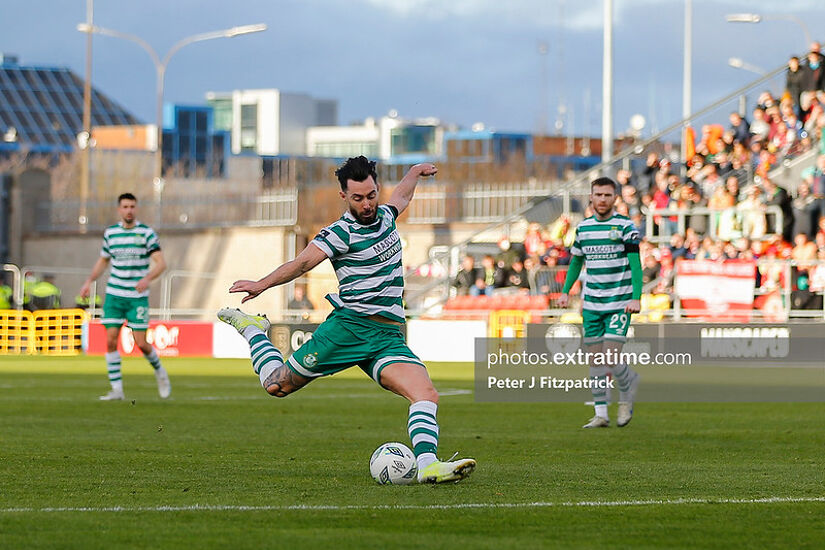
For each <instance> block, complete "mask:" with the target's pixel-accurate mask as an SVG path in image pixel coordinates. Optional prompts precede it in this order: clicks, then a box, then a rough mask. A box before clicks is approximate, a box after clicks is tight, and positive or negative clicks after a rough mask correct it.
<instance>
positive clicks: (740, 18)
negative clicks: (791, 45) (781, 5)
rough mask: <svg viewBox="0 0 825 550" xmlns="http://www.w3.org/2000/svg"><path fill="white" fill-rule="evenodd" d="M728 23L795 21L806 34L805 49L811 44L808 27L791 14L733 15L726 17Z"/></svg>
mask: <svg viewBox="0 0 825 550" xmlns="http://www.w3.org/2000/svg"><path fill="white" fill-rule="evenodd" d="M725 20H726V21H727V22H728V23H760V22H762V21H793V22H794V23H796V24H797V25H799V27H800V28H801V29H802V32H803V33H804V34H805V47H808V45H810V43H811V32H810V31H809V30H808V26H807V25H805V23H804V22H803V21H802V20H801V19H800V18H799V17H797V16H795V15H791V14H775V15H761V14H759V13H731V14H728V15H726V16H725Z"/></svg>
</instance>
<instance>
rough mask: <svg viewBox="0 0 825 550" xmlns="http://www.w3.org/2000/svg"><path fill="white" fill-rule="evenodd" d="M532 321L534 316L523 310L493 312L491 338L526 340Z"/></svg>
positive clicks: (491, 313)
mask: <svg viewBox="0 0 825 550" xmlns="http://www.w3.org/2000/svg"><path fill="white" fill-rule="evenodd" d="M530 319H532V314H531V313H530V312H529V311H523V310H521V309H502V310H497V311H491V312H490V329H489V331H488V335H489V336H490V338H524V337H525V336H527V332H526V331H527V323H529V322H530Z"/></svg>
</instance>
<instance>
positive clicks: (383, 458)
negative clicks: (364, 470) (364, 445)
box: [370, 442, 418, 485]
mask: <svg viewBox="0 0 825 550" xmlns="http://www.w3.org/2000/svg"><path fill="white" fill-rule="evenodd" d="M370 473H371V474H372V478H373V479H374V480H375V481H377V482H378V483H380V484H381V485H408V484H410V483H412V482H413V481H415V480H416V477H417V474H418V463H417V462H416V460H415V455H414V454H413V452H412V451H411V450H410V448H409V447H407V446H406V445H404V444H403V443H395V442H393V443H384V444H383V445H381V446H380V447H378V448H377V449H375V452H374V453H372V457H371V458H370Z"/></svg>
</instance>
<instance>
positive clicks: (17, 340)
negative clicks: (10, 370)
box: [0, 309, 34, 355]
mask: <svg viewBox="0 0 825 550" xmlns="http://www.w3.org/2000/svg"><path fill="white" fill-rule="evenodd" d="M33 326H34V317H33V316H32V314H31V312H28V311H26V310H17V309H0V355H20V354H24V353H26V354H28V353H34V346H33V345H32V344H33V340H34V339H33Z"/></svg>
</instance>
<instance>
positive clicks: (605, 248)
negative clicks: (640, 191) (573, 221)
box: [570, 213, 639, 311]
mask: <svg viewBox="0 0 825 550" xmlns="http://www.w3.org/2000/svg"><path fill="white" fill-rule="evenodd" d="M626 244H636V245H638V244H639V231H638V230H637V229H636V227H635V226H634V225H633V222H632V221H630V218H628V217H626V216H622V215H620V214H616V213H614V214H613V215H612V216H611V217H610V218H608V219H606V220H604V221H601V220H598V219H596V216H591V217H589V218H585V219H584V220H582V222H581V223H579V225H578V227H576V240H575V241H574V242H573V247H572V248H571V249H570V253H571V254H572V255H574V256H584V266H585V269H586V273H585V278H584V286H583V290H582V301H583V309H586V310H590V311H617V310H622V309H624V308H625V306H626V305H627V303H628V302H629V301H630V300H632V299H633V282H632V280H631V275H630V262H629V261H628V258H627V252H625V245H626Z"/></svg>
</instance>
